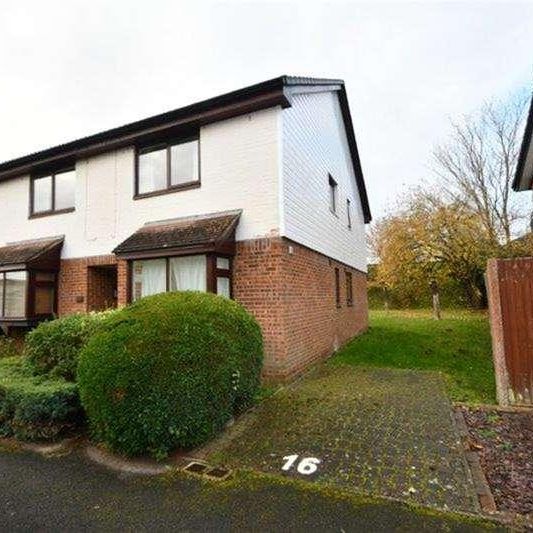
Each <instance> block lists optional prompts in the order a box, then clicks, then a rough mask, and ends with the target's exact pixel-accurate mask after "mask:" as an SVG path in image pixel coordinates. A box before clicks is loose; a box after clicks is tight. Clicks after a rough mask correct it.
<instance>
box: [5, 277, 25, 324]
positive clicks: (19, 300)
mask: <svg viewBox="0 0 533 533" xmlns="http://www.w3.org/2000/svg"><path fill="white" fill-rule="evenodd" d="M27 285H28V273H27V272H26V271H24V270H17V271H12V272H3V273H1V274H0V298H1V300H2V302H1V309H0V315H1V316H2V317H6V318H23V317H25V316H26V294H27Z"/></svg>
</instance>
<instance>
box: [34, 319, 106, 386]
mask: <svg viewBox="0 0 533 533" xmlns="http://www.w3.org/2000/svg"><path fill="white" fill-rule="evenodd" d="M109 313H110V312H109V311H105V312H103V313H90V314H84V315H81V314H79V315H70V316H66V317H64V318H58V319H56V320H50V321H48V322H42V323H41V324H39V325H38V326H37V327H36V328H35V329H34V330H32V331H30V332H29V333H28V334H27V336H26V345H25V348H24V356H25V358H26V360H27V362H28V365H29V366H30V368H31V369H32V371H33V373H34V374H36V375H49V376H52V377H62V378H64V379H66V380H68V381H75V379H76V369H77V366H78V357H79V354H80V350H81V349H82V347H83V346H84V345H85V344H86V342H87V340H88V339H89V337H90V336H91V335H92V334H93V333H94V332H95V330H96V329H97V327H98V325H99V324H100V323H101V322H102V320H103V319H104V318H105V317H106V316H108V315H109Z"/></svg>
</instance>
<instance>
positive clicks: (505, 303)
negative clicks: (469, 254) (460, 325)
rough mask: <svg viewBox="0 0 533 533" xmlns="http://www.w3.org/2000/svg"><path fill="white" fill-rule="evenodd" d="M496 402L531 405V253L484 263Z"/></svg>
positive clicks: (532, 364)
mask: <svg viewBox="0 0 533 533" xmlns="http://www.w3.org/2000/svg"><path fill="white" fill-rule="evenodd" d="M487 291H488V299H489V312H490V326H491V333H492V351H493V357H494V368H495V372H496V386H497V391H498V402H499V403H500V404H501V405H533V257H524V258H519V259H491V260H490V261H489V262H488V265H487Z"/></svg>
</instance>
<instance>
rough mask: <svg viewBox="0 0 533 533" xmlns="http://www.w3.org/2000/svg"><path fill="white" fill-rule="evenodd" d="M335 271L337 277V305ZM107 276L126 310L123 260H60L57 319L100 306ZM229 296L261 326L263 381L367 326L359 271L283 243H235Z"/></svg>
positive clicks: (279, 377) (298, 368) (314, 358)
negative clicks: (114, 279)
mask: <svg viewBox="0 0 533 533" xmlns="http://www.w3.org/2000/svg"><path fill="white" fill-rule="evenodd" d="M335 268H338V269H339V280H340V305H339V306H338V307H337V303H336V291H335ZM111 269H113V270H111ZM110 270H111V272H110ZM346 272H350V273H351V275H352V287H353V291H352V292H353V305H352V306H349V305H348V304H347V288H346ZM115 273H116V274H115ZM113 275H116V276H117V285H116V287H117V304H118V305H119V306H121V305H125V304H126V303H127V287H128V267H127V262H126V261H122V260H117V259H116V257H115V256H113V255H106V256H97V257H88V258H80V259H66V260H62V261H61V271H60V275H59V289H58V293H59V299H58V308H59V309H58V311H59V315H66V314H70V313H76V312H87V311H92V310H100V309H103V308H105V307H106V305H107V304H106V302H108V301H109V300H110V295H111V293H112V290H111V287H110V283H111V280H112V276H113ZM233 297H234V298H235V299H236V300H237V301H239V302H241V303H242V304H243V305H244V306H245V307H246V308H247V309H248V310H249V311H250V312H251V313H252V314H253V315H254V316H255V317H256V318H257V320H258V322H259V324H260V325H261V328H262V331H263V337H264V342H265V367H264V377H265V379H267V380H273V381H285V380H289V379H291V378H293V377H295V376H297V375H298V374H300V373H301V372H303V371H304V370H305V369H307V368H308V367H309V366H311V365H312V364H314V363H316V362H318V361H320V360H322V359H325V358H326V357H328V356H330V355H331V354H332V353H333V352H335V351H336V350H337V349H338V348H339V347H340V346H342V345H343V344H344V343H346V342H347V341H348V340H349V339H351V338H352V337H354V336H356V335H357V334H359V333H361V332H363V331H364V330H365V329H366V328H367V326H368V311H367V294H366V274H364V273H362V272H359V271H358V270H355V269H353V268H351V267H347V266H345V265H344V264H342V263H339V262H336V261H334V260H332V259H329V258H328V257H326V256H324V255H322V254H320V253H318V252H315V251H312V250H310V249H308V248H306V247H304V246H301V245H299V244H297V243H294V242H292V241H289V240H287V239H282V238H265V239H257V240H248V241H241V242H238V243H237V253H236V255H235V258H234V261H233Z"/></svg>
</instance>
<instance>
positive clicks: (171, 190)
mask: <svg viewBox="0 0 533 533" xmlns="http://www.w3.org/2000/svg"><path fill="white" fill-rule="evenodd" d="M200 186H201V182H200V181H191V182H189V183H183V184H181V185H176V186H174V187H170V188H169V189H162V190H160V191H152V192H144V193H141V194H136V195H134V196H133V199H134V200H142V199H143V198H152V197H153V196H162V195H163V194H172V193H174V192H178V191H187V190H189V189H198V188H199V187H200Z"/></svg>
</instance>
